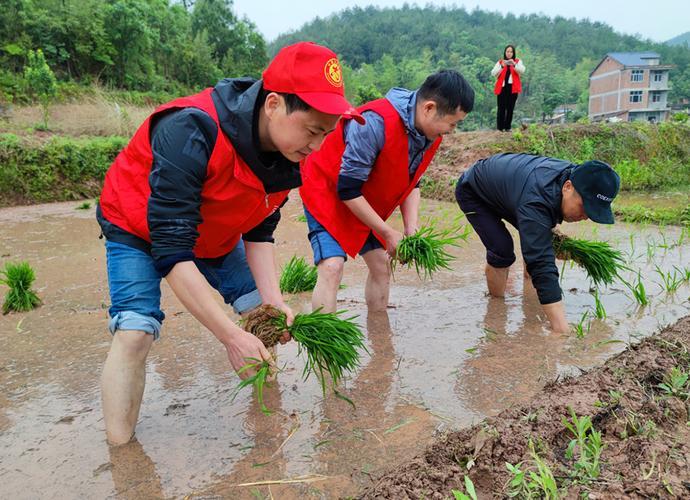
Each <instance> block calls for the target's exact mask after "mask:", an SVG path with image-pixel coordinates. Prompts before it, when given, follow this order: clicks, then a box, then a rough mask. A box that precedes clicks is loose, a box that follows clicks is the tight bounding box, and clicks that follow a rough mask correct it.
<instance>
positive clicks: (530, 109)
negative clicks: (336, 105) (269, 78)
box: [269, 5, 690, 126]
mask: <svg viewBox="0 0 690 500" xmlns="http://www.w3.org/2000/svg"><path fill="white" fill-rule="evenodd" d="M592 14H593V16H594V13H592ZM296 40H313V41H315V42H319V43H324V44H326V45H328V46H329V47H331V48H332V49H333V50H335V51H336V52H338V54H340V55H341V57H342V59H343V61H344V62H345V63H346V64H347V65H349V68H348V73H347V74H346V82H347V83H348V84H349V88H348V92H349V93H350V95H351V97H353V98H354V100H355V101H358V102H359V101H364V100H367V99H370V98H372V97H378V96H379V95H381V94H382V93H385V91H386V89H388V88H389V87H391V86H393V85H401V86H404V87H416V86H418V85H419V84H420V83H421V81H422V79H423V78H424V76H425V75H427V74H428V73H430V72H432V71H434V70H436V69H439V68H444V67H450V68H456V69H459V70H460V71H461V72H462V73H463V74H464V75H465V76H466V77H467V78H469V80H470V81H471V83H472V85H473V87H474V88H475V90H476V91H477V106H476V108H475V109H476V112H475V113H473V115H474V116H472V115H471V116H470V119H469V121H470V124H468V125H474V126H479V125H483V126H490V125H491V123H492V120H493V113H492V110H493V109H494V108H495V106H496V101H495V98H494V96H493V93H492V85H493V78H492V77H491V75H490V71H491V67H492V66H493V64H494V63H495V62H496V60H497V59H498V58H499V57H500V56H501V54H502V51H503V47H504V46H505V45H506V44H508V43H512V44H514V45H516V47H517V55H518V57H520V58H522V59H523V60H524V62H525V65H526V67H527V73H526V75H525V78H524V80H525V81H524V85H523V86H524V89H525V91H524V95H523V98H521V99H522V100H521V101H519V102H518V106H517V108H516V116H517V117H518V118H521V117H528V118H531V119H533V120H540V119H541V118H542V117H544V116H549V115H550V114H551V113H552V111H553V110H554V108H555V107H557V106H559V105H561V104H566V103H577V104H578V105H579V106H578V112H577V113H574V114H573V116H572V117H571V118H572V119H577V118H578V117H580V116H583V115H585V114H586V109H587V100H588V77H589V73H590V72H591V71H592V70H593V69H594V67H595V66H596V64H597V63H598V62H599V61H600V60H601V59H602V58H603V56H604V55H605V54H606V53H607V52H617V51H636V50H654V51H657V52H659V53H660V54H661V57H662V61H663V63H664V64H674V65H676V69H674V70H673V71H672V72H671V77H670V78H671V85H672V87H673V90H672V91H671V94H670V101H671V103H675V102H679V101H680V100H681V99H682V98H690V50H688V49H687V48H685V47H680V46H668V45H665V44H659V43H654V42H651V41H649V40H641V39H639V38H636V37H634V36H630V35H621V34H619V33H616V32H615V31H614V30H613V29H612V28H611V27H610V26H608V25H606V24H603V23H600V22H592V21H588V20H581V21H578V20H574V19H565V18H563V17H555V18H549V17H547V16H543V15H538V14H530V15H521V16H515V15H513V14H500V13H497V12H487V11H483V10H472V11H468V10H465V9H463V8H447V7H431V6H427V7H416V6H409V5H406V6H403V7H401V8H376V7H366V8H359V7H354V8H351V9H347V10H345V11H342V12H340V13H337V14H335V15H332V16H329V17H327V18H317V19H315V20H313V21H311V22H310V23H307V24H305V25H304V26H303V27H302V28H301V29H299V30H297V31H295V32H292V33H288V34H284V35H281V36H279V37H278V38H277V39H276V40H275V41H274V42H273V43H271V44H270V45H269V54H274V53H275V52H276V51H277V50H278V49H279V48H280V47H282V46H284V45H287V44H289V43H292V42H294V41H296ZM347 77H349V78H347Z"/></svg>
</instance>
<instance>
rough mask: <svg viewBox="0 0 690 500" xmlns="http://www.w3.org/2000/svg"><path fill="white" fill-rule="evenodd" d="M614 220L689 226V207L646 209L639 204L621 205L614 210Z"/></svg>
mask: <svg viewBox="0 0 690 500" xmlns="http://www.w3.org/2000/svg"><path fill="white" fill-rule="evenodd" d="M614 214H615V215H616V219H617V220H619V221H621V222H632V223H636V224H660V225H669V224H673V225H684V226H687V225H690V206H687V207H656V208H653V207H647V206H644V205H641V204H632V205H621V206H618V205H617V206H616V207H615V208H614Z"/></svg>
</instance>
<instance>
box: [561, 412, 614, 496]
mask: <svg viewBox="0 0 690 500" xmlns="http://www.w3.org/2000/svg"><path fill="white" fill-rule="evenodd" d="M569 410H570V420H568V419H566V418H565V417H563V420H562V422H563V425H564V426H565V428H566V429H568V430H569V431H570V432H571V434H572V435H573V439H572V440H571V441H570V443H568V447H567V448H566V450H565V456H566V458H568V459H570V460H573V459H574V458H575V454H576V453H577V454H578V455H579V456H578V457H577V461H576V462H575V471H574V475H575V477H576V478H577V479H579V480H581V481H583V482H585V483H588V482H590V481H593V480H595V479H597V478H598V477H599V473H600V469H601V461H600V459H601V453H602V451H603V450H604V444H603V443H602V440H601V432H599V431H596V430H594V427H593V426H592V419H591V418H590V417H589V416H587V415H584V416H582V417H578V416H577V414H576V413H575V411H574V410H573V409H572V408H569Z"/></svg>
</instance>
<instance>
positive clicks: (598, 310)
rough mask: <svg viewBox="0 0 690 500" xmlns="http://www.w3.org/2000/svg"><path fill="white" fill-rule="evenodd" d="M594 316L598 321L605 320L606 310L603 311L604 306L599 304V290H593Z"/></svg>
mask: <svg viewBox="0 0 690 500" xmlns="http://www.w3.org/2000/svg"><path fill="white" fill-rule="evenodd" d="M593 295H594V315H595V316H596V317H597V318H598V319H606V309H604V304H603V303H602V302H601V298H600V297H599V290H598V289H596V288H595V289H594V293H593Z"/></svg>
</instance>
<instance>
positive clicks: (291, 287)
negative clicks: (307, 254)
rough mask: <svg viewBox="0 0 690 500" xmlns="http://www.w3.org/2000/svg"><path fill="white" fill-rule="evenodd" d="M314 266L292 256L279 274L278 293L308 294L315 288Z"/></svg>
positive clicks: (315, 275)
mask: <svg viewBox="0 0 690 500" xmlns="http://www.w3.org/2000/svg"><path fill="white" fill-rule="evenodd" d="M316 277H317V271H316V266H312V265H310V264H308V263H307V261H305V260H304V257H297V256H296V255H293V256H292V258H291V259H290V260H289V261H288V263H287V264H285V266H283V269H282V270H281V272H280V291H281V292H283V293H299V292H310V291H312V290H313V289H314V287H315V286H316Z"/></svg>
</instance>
